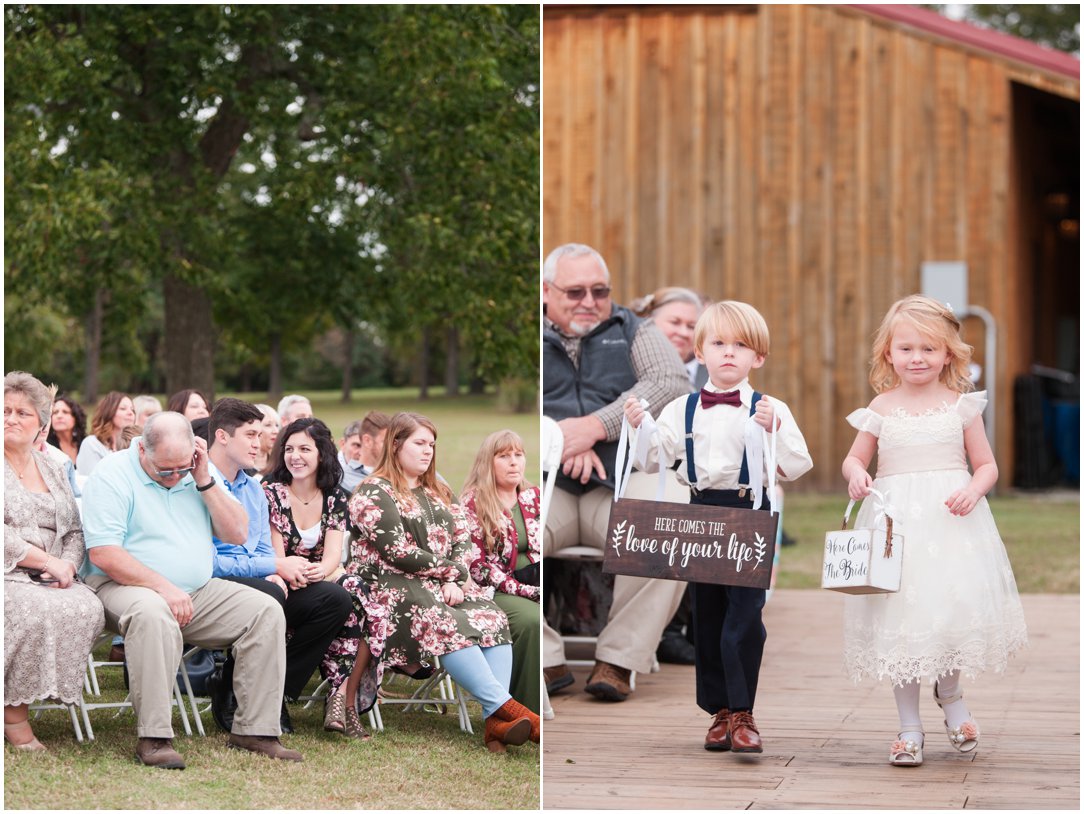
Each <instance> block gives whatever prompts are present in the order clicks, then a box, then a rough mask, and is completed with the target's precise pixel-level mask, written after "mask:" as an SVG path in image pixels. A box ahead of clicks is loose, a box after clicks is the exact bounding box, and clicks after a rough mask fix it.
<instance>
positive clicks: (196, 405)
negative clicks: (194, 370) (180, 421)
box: [166, 390, 211, 421]
mask: <svg viewBox="0 0 1084 814" xmlns="http://www.w3.org/2000/svg"><path fill="white" fill-rule="evenodd" d="M166 410H167V411H169V412H174V413H180V414H181V415H183V416H184V417H185V418H187V419H188V420H189V421H195V420H196V419H197V418H207V416H209V415H210V414H211V408H210V402H209V401H207V399H206V398H205V397H204V395H203V394H202V393H201V392H200V391H199V390H180V391H178V392H176V393H174V394H173V395H172V396H170V397H169V401H168V402H167V403H166Z"/></svg>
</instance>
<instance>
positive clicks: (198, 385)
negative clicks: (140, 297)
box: [165, 274, 215, 400]
mask: <svg viewBox="0 0 1084 814" xmlns="http://www.w3.org/2000/svg"><path fill="white" fill-rule="evenodd" d="M165 300H166V308H165V326H166V329H165V334H166V335H165V360H166V392H167V394H169V393H176V392H177V391H178V390H184V389H186V388H189V387H191V388H194V389H196V390H199V391H200V392H201V393H204V394H206V396H207V398H209V399H212V400H213V399H214V388H215V323H214V320H213V319H212V318H211V300H210V297H208V296H207V294H206V293H204V292H203V291H201V290H200V289H198V288H196V287H194V286H191V285H189V284H188V283H186V282H185V281H184V280H182V279H181V278H179V277H177V276H175V275H173V274H167V275H166V278H165Z"/></svg>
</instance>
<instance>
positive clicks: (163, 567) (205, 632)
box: [83, 412, 301, 769]
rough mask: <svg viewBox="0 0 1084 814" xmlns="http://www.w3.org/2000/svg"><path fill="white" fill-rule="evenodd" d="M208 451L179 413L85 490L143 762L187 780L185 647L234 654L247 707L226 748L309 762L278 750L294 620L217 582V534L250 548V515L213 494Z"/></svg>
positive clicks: (157, 418) (95, 564)
mask: <svg viewBox="0 0 1084 814" xmlns="http://www.w3.org/2000/svg"><path fill="white" fill-rule="evenodd" d="M208 462H209V461H208V455H207V447H206V444H205V443H204V441H203V439H198V438H194V437H193V435H192V428H191V426H190V425H189V423H188V421H187V420H186V419H185V418H184V416H182V415H181V414H180V413H174V412H162V413H157V414H155V415H153V416H151V417H150V418H149V419H148V420H147V423H146V425H145V426H144V428H143V437H142V438H138V439H136V440H135V441H134V442H133V443H132V445H131V447H129V448H128V449H127V450H125V451H123V452H119V453H117V454H116V455H110V456H108V457H107V458H106V459H104V460H103V461H101V463H99V464H98V466H97V467H95V470H94V473H93V474H92V475H91V478H90V480H88V481H87V484H86V487H85V488H84V490H83V534H84V537H85V540H86V546H87V556H88V560H89V563H90V567H89V568H88V570H87V576H86V583H87V585H89V586H90V587H91V588H93V589H94V590H95V591H96V592H97V594H98V598H99V599H100V600H101V602H102V605H103V606H104V607H105V618H106V626H107V627H109V628H110V629H111V630H114V631H116V632H117V633H120V634H121V635H122V636H124V639H125V653H126V657H127V661H128V674H129V679H130V681H129V684H130V689H131V693H132V705H133V706H134V708H135V712H136V732H137V735H138V737H139V741H138V744H137V746H136V757H137V758H138V759H139V761H140V762H141V763H143V764H144V765H147V766H155V767H159V768H165V769H183V768H184V760H183V759H182V758H181V756H180V755H179V754H177V752H176V751H175V750H174V749H173V744H172V738H173V726H172V718H173V706H172V695H173V682H174V680H175V676H176V671H177V666H178V664H179V662H180V660H181V650H182V646H183V643H184V642H188V643H189V644H195V645H199V646H200V647H207V648H222V647H232V648H233V652H234V655H235V657H236V659H237V669H236V671H235V673H234V688H235V691H236V694H237V697H238V698H239V699H241V703H240V705H239V706H238V710H237V715H236V717H235V718H234V723H233V729H232V731H231V733H230V736H229V742H228V744H227V745H228V746H229V747H231V748H235V749H247V750H249V751H253V752H257V753H259V754H264V755H267V756H268V757H274V758H279V759H283V760H294V761H299V760H301V754H300V753H298V752H296V751H293V750H290V749H285V748H284V747H283V746H282V744H281V743H280V742H279V739H278V736H279V734H280V730H279V709H280V707H281V705H282V677H283V673H284V671H285V662H286V655H285V641H284V638H285V620H284V619H283V616H282V612H281V611H280V609H279V607H278V605H277V604H276V603H275V602H274V601H273V600H271V599H270V598H269V597H267V596H264V595H263V594H261V593H259V592H258V591H253V590H251V589H249V588H246V587H245V586H243V585H236V584H233V583H229V582H225V581H223V580H220V579H213V578H212V577H211V573H212V568H213V565H214V554H215V549H214V544H213V543H212V541H211V533H212V529H213V531H214V533H215V534H217V535H219V536H220V537H221V538H222V539H224V540H232V541H235V542H243V541H244V539H245V535H246V532H247V530H248V516H247V514H246V513H245V510H244V508H243V507H242V506H241V504H240V503H238V502H237V501H236V500H235V499H233V498H232V497H231V496H230V495H229V494H228V493H226V492H224V491H223V490H221V489H216V488H213V487H214V485H215V481H214V480H213V479H212V477H211V475H210V473H209V469H208ZM189 473H191V474H189Z"/></svg>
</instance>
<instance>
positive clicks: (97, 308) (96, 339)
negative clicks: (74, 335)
mask: <svg viewBox="0 0 1084 814" xmlns="http://www.w3.org/2000/svg"><path fill="white" fill-rule="evenodd" d="M104 312H105V289H104V288H99V289H98V290H97V291H95V292H94V303H93V304H92V305H91V306H90V311H88V312H87V316H86V321H85V323H84V332H85V335H86V360H85V361H84V363H83V401H84V402H86V403H87V404H91V403H93V402H95V401H97V400H98V371H99V368H100V367H101V361H102V319H103V315H104Z"/></svg>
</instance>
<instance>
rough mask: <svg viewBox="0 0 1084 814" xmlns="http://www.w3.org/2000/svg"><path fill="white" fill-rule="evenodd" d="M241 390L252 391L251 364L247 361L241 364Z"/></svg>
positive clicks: (243, 391) (244, 391)
mask: <svg viewBox="0 0 1084 814" xmlns="http://www.w3.org/2000/svg"><path fill="white" fill-rule="evenodd" d="M241 392H242V393H251V392H252V365H251V364H249V363H248V362H244V363H242V365H241Z"/></svg>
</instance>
